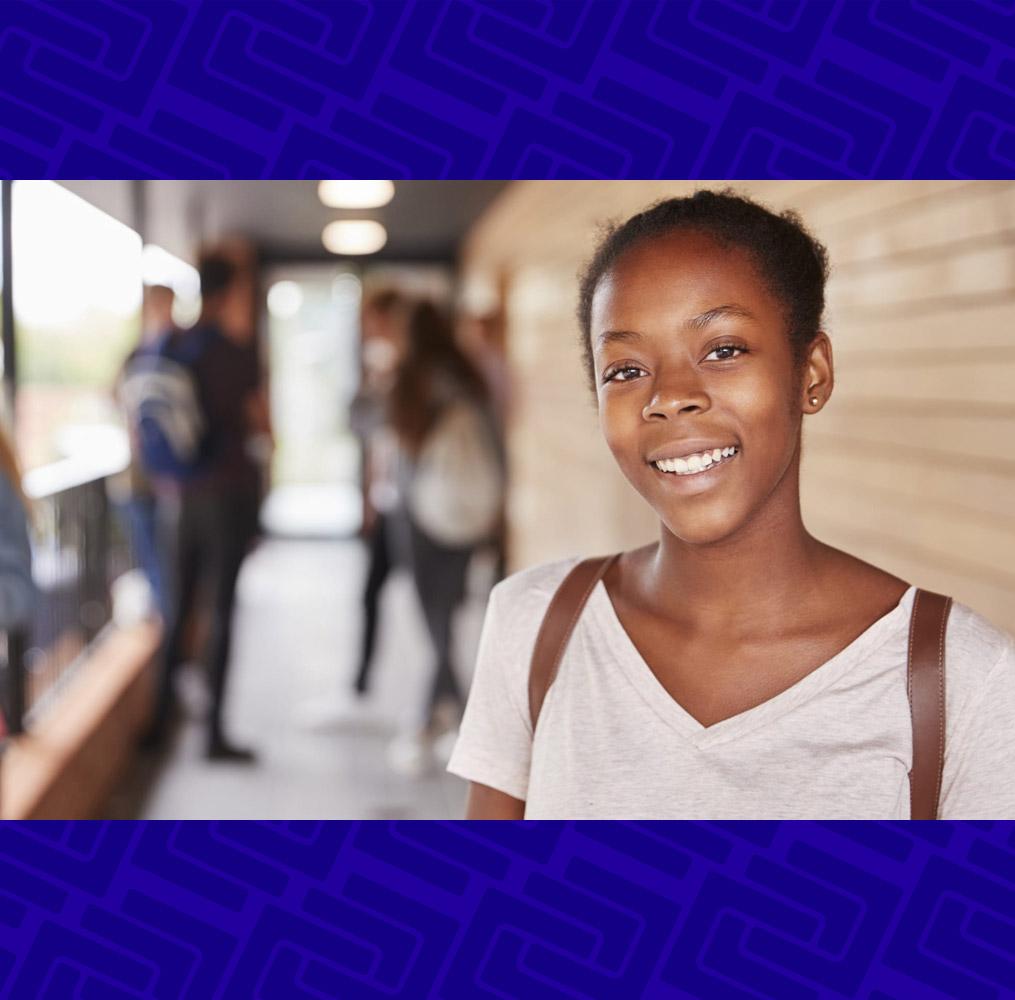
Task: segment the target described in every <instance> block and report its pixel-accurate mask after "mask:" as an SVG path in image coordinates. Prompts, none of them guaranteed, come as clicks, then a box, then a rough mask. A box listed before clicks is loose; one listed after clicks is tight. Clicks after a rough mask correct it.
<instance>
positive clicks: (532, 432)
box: [464, 181, 1015, 632]
mask: <svg viewBox="0 0 1015 1000" xmlns="http://www.w3.org/2000/svg"><path fill="white" fill-rule="evenodd" d="M698 186H704V185H698V184H694V183H692V182H684V181H677V182H655V181H652V182H649V181H605V182H599V181H585V182H554V181H527V182H520V183H517V184H514V185H511V186H510V187H509V188H507V189H506V190H505V192H504V193H503V194H502V195H501V197H500V198H499V199H498V200H497V201H496V202H495V203H494V204H493V206H491V208H490V210H489V211H488V212H487V214H486V215H485V216H484V217H483V218H482V219H481V220H480V222H479V224H478V225H477V226H476V227H475V228H474V230H473V232H472V233H471V234H470V238H469V241H468V243H467V247H466V252H465V256H464V264H465V285H466V290H467V292H469V293H474V294H475V295H476V297H477V298H478V297H481V296H482V290H483V289H490V288H495V287H499V286H502V287H503V288H504V290H505V291H504V295H505V301H504V306H505V317H506V324H507V344H508V352H509V360H510V364H511V369H512V372H513V375H514V380H515V394H516V396H515V407H514V412H513V418H512V422H511V428H510V432H509V449H510V455H511V461H512V470H513V485H512V491H511V496H510V499H509V515H510V518H511V530H512V565H513V567H514V568H520V567H523V566H527V565H531V564H532V563H535V562H540V561H543V560H546V559H553V558H557V557H560V556H564V555H569V554H578V553H594V552H605V551H609V550H612V549H615V548H620V547H630V546H634V545H638V544H641V543H642V542H644V541H647V540H649V539H651V538H653V537H655V534H656V522H655V519H654V516H653V514H652V512H651V511H650V510H649V508H648V507H647V506H646V505H645V504H644V502H643V501H642V500H641V499H640V498H639V497H638V496H637V495H636V494H635V493H634V491H633V490H632V489H631V488H630V487H629V486H628V485H627V483H626V482H625V481H624V479H623V477H622V476H621V475H620V473H619V472H617V471H616V469H615V467H614V465H613V461H612V458H611V457H610V455H609V452H608V451H607V449H606V446H605V444H604V443H603V442H602V440H601V438H600V435H599V431H598V428H597V426H596V419H595V409H594V404H593V400H592V397H591V395H590V394H589V392H588V391H587V389H586V387H585V383H584V379H583V373H582V366H581V361H580V356H579V347H578V340H577V336H578V335H577V327H576V324H575V321H574V318H573V313H574V302H575V287H576V281H575V274H576V272H577V270H578V268H579V266H580V264H581V263H582V261H583V260H584V258H585V257H586V256H587V255H588V253H589V252H590V251H591V248H592V246H593V243H594V239H595V232H596V228H597V225H598V224H599V223H600V222H601V221H602V220H604V219H609V218H623V217H626V216H627V215H628V214H630V213H632V212H634V211H636V210H638V209H640V208H642V207H643V206H645V205H646V204H648V203H650V202H652V201H654V200H656V199H658V198H661V197H667V196H670V195H674V194H685V193H689V192H691V191H692V190H694V189H695V187H698ZM709 186H716V185H709ZM719 186H721V185H719ZM735 187H737V188H738V189H740V190H743V191H745V192H747V193H749V194H751V195H752V196H754V197H757V198H759V199H761V200H762V201H765V202H766V203H767V204H769V205H771V206H772V207H774V208H783V207H792V208H795V209H797V210H798V211H799V212H800V213H801V214H802V216H803V218H804V220H805V221H806V223H807V225H808V226H809V228H810V229H811V230H812V231H813V232H814V233H815V235H816V236H817V237H818V238H819V239H821V240H822V241H823V242H824V243H825V244H826V245H827V247H828V250H829V254H830V257H831V261H832V267H833V275H832V280H831V282H830V285H829V290H828V303H829V308H828V329H829V332H830V334H831V337H832V342H833V344H834V350H835V360H836V389H835V393H834V395H833V398H832V400H831V402H830V404H829V405H828V406H827V407H826V408H825V410H824V411H823V412H822V413H821V414H820V415H818V416H816V417H813V418H810V419H809V420H808V421H807V422H806V425H805V426H806V431H805V441H804V463H803V497H804V516H805V520H806V522H807V524H808V526H809V528H810V529H811V530H812V531H813V532H814V534H816V535H818V536H819V537H820V538H822V539H824V540H826V541H828V542H830V543H831V544H835V545H840V546H841V547H843V548H846V549H848V550H849V551H851V552H855V553H856V554H858V555H860V556H862V557H864V558H866V559H869V560H870V561H872V562H874V563H877V564H878V565H881V566H884V567H885V568H886V569H889V570H891V571H892V572H895V573H898V574H899V575H900V576H903V577H905V578H907V579H909V580H911V581H912V582H914V583H917V584H919V585H920V586H923V587H927V588H930V589H936V590H942V591H944V592H946V593H951V594H953V595H954V596H955V597H956V598H957V599H959V600H962V601H964V602H965V603H967V604H969V605H971V606H972V607H974V608H976V609H977V610H979V611H980V612H982V613H983V614H985V615H986V616H988V617H989V618H991V619H992V620H994V621H995V622H997V623H998V624H999V625H1002V626H1004V627H1006V628H1007V629H1009V630H1010V631H1013V632H1015V433H1013V432H1015V184H1013V183H1010V182H987V181H973V182H949V181H927V182H903V181H898V182H896V181H873V182H869V181H863V182H828V181H785V182H778V181H763V182H762V181H758V182H744V183H739V184H736V185H735ZM477 289H478V290H479V292H476V291H475V290H477Z"/></svg>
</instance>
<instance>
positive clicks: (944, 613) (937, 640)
mask: <svg viewBox="0 0 1015 1000" xmlns="http://www.w3.org/2000/svg"><path fill="white" fill-rule="evenodd" d="M951 605H952V599H951V598H950V597H943V596H942V595H941V594H933V593H931V592H930V591H927V590H917V592H916V594H915V595H914V597H913V613H912V615H911V617H910V620H909V663H908V669H907V690H908V693H909V709H910V712H911V713H912V716H913V770H912V771H910V772H909V802H910V818H911V819H937V809H938V797H939V796H940V794H941V772H942V771H943V770H944V759H945V628H946V626H947V624H948V612H949V610H950V609H951Z"/></svg>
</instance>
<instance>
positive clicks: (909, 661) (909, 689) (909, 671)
mask: <svg viewBox="0 0 1015 1000" xmlns="http://www.w3.org/2000/svg"><path fill="white" fill-rule="evenodd" d="M922 593H923V591H922V590H920V589H919V588H917V591H916V594H915V595H914V596H913V610H912V612H911V614H910V616H909V649H908V651H907V653H906V698H907V700H908V701H909V712H910V715H912V713H913V633H914V632H916V616H917V612H918V610H919V607H920V595H921V594H922ZM912 757H913V760H912V761H911V763H912V764H913V765H914V766H915V764H916V740H915V739H914V740H913V753H912ZM909 781H910V797H909V798H910V803H909V804H910V812H912V806H913V801H912V799H913V796H912V784H913V769H912V768H910V771H909Z"/></svg>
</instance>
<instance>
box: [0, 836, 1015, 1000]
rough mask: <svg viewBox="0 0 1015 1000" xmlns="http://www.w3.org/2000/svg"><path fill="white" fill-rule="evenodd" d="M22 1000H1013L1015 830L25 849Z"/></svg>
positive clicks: (12, 910)
mask: <svg viewBox="0 0 1015 1000" xmlns="http://www.w3.org/2000/svg"><path fill="white" fill-rule="evenodd" d="M0 862H2V865H3V878H2V882H0V995H2V996H5V997H7V996H10V997H18V998H20V997H25V998H32V1000H35V998H39V997H61V998H62V997H70V996H76V997H102V998H108V997H152V998H163V997H211V996H216V997H225V998H237V1000H260V998H264V1000H267V998H275V997H278V998H299V997H382V996H388V997H392V996H399V997H403V996H404V997H414V998H415V997H455V998H457V997H525V998H533V997H555V998H559V997H563V996H569V997H592V998H597V1000H599V998H609V997H615V998H617V1000H630V998H634V997H640V996H667V997H678V996H694V997H731V998H732V997H736V998H746V997H758V996H763V997H779V998H801V1000H802V998H812V997H814V998H816V997H825V996H827V997H868V998H872V1000H887V998H890V997H907V998H908V997H914V996H951V997H961V998H993V997H1002V996H1010V995H1012V994H1011V992H1010V990H1011V988H1012V984H1015V933H1013V924H1012V920H1011V918H1012V914H1013V913H1015V824H1011V823H994V824H991V823H968V824H965V823H941V824H907V823H829V824H820V823H578V824H559V823H537V824H521V823H518V824H498V823H488V824H467V823H419V822H416V823H408V822H405V823H399V822H394V823H379V822H378V823H306V822H303V823H95V824H83V823H77V824H74V823H68V824H62V823H52V824H44V823H25V824H7V825H5V826H2V827H0Z"/></svg>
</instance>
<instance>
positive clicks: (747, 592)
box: [449, 191, 1015, 819]
mask: <svg viewBox="0 0 1015 1000" xmlns="http://www.w3.org/2000/svg"><path fill="white" fill-rule="evenodd" d="M826 277H827V261H826V253H825V250H824V248H823V247H822V246H821V245H820V244H819V243H818V242H817V241H816V240H815V239H814V238H813V237H812V236H811V235H810V234H809V233H808V232H807V230H806V229H805V228H804V226H803V224H802V223H801V221H800V220H799V218H798V217H797V216H796V215H795V214H793V213H792V212H784V213H782V214H775V213H773V212H771V211H769V210H767V209H766V208H764V207H762V206H761V205H758V204H757V203H755V202H753V201H751V200H749V199H747V198H744V197H740V196H738V195H737V194H735V193H733V192H719V193H717V192H710V191H700V192H698V193H696V194H695V195H693V196H691V197H687V198H674V199H670V200H667V201H663V202H660V203H659V204H657V205H654V206H652V207H651V208H649V209H647V210H646V211H644V212H641V213H639V214H638V215H635V216H634V217H633V218H630V219H628V220H627V221H626V222H624V223H623V224H621V225H619V226H616V227H615V228H613V229H612V230H611V231H609V232H608V233H607V235H606V236H605V237H604V239H603V241H602V242H601V243H600V245H599V246H598V248H597V249H596V251H595V253H594V255H593V256H592V259H591V261H590V263H589V264H588V266H587V268H586V270H585V272H584V275H583V277H582V279H581V285H580V291H579V305H578V318H579V323H580V327H581V335H582V345H583V349H584V357H585V363H586V368H587V373H588V376H589V379H590V383H591V385H592V387H593V388H594V391H595V395H596V400H597V404H598V410H599V418H600V423H601V427H602V430H603V433H604V436H605V438H606V442H607V444H608V445H609V448H610V450H611V452H612V454H613V457H614V458H615V460H616V462H617V464H618V465H619V467H620V469H621V471H622V472H623V473H624V475H625V477H626V478H627V479H628V481H629V482H630V483H631V485H632V486H633V487H634V488H635V489H636V490H637V491H638V493H640V494H641V496H642V497H643V498H644V500H645V501H646V502H647V503H648V504H649V505H650V506H651V507H652V509H653V510H654V511H655V513H656V514H657V515H658V518H659V540H658V541H657V542H655V543H653V544H651V545H648V546H645V547H644V548H641V549H637V550H635V551H631V552H623V553H620V554H619V555H618V556H616V557H614V558H612V559H603V560H601V561H598V562H597V563H595V564H592V565H594V566H596V567H598V568H597V569H596V573H597V574H600V576H599V578H598V579H597V577H596V575H592V576H590V577H588V579H587V583H586V584H585V587H584V591H583V592H581V593H579V594H577V596H575V595H571V596H569V597H568V598H567V600H568V601H570V602H571V603H572V604H573V605H574V607H575V612H574V614H575V615H576V616H577V620H576V621H575V619H574V618H572V619H571V621H570V622H568V623H567V624H569V625H572V626H573V631H571V632H570V636H569V638H568V637H567V636H566V634H565V632H566V630H565V631H561V632H560V633H559V634H558V637H557V638H558V640H559V641H557V642H556V644H555V646H554V647H553V652H554V654H555V655H556V657H557V659H556V662H555V663H554V662H551V661H550V660H548V659H547V658H544V657H542V656H537V657H534V656H533V651H534V650H535V649H536V648H537V645H538V647H539V648H540V649H541V648H543V642H542V638H545V633H544V636H543V637H541V639H540V640H539V641H538V642H537V634H538V633H539V631H540V628H541V626H542V624H543V622H544V618H546V617H547V610H548V608H549V606H550V604H551V600H552V599H554V598H555V595H557V594H558V588H560V587H561V584H562V582H563V581H564V580H565V578H568V577H569V575H570V574H571V573H572V570H574V568H575V560H566V561H563V562H555V563H551V564H548V565H542V566H537V567H535V568H533V569H529V570H526V571H524V572H521V573H518V574H516V575H514V576H512V577H510V578H509V579H507V580H505V581H504V582H503V583H501V584H500V585H498V587H497V588H495V590H494V592H493V594H492V597H491V600H490V603H489V607H488V611H487V618H486V622H485V625H484V631H483V636H482V639H481V644H480V652H479V659H478V665H477V669H476V676H475V679H474V682H473V687H472V691H471V694H470V698H469V704H468V707H467V709H466V712H465V717H464V720H463V723H462V728H461V733H460V737H459V741H458V744H457V746H456V748H455V752H454V754H453V756H452V758H451V762H450V764H449V770H451V771H452V772H454V773H456V774H458V775H460V776H462V777H464V778H466V779H467V780H469V781H470V782H471V783H472V784H471V789H470V795H469V804H468V810H467V811H468V815H469V816H470V817H472V818H521V817H523V816H524V817H535V818H540V817H557V818H622V817H640V818H670V819H689V818H706V819H751V818H766V819H793V818H810V817H814V818H824V819H832V818H843V819H864V818H896V819H898V818H905V817H908V816H910V815H911V811H910V810H911V806H913V813H912V814H916V813H917V809H916V808H915V802H916V799H915V798H913V799H912V800H911V788H910V773H911V771H912V772H915V771H916V754H915V752H914V746H915V743H916V739H917V733H916V732H915V729H914V726H913V721H914V719H915V718H916V712H917V711H918V710H919V711H921V712H923V710H924V708H923V707H921V706H923V704H924V703H922V702H920V703H919V704H918V702H917V700H914V702H913V708H912V710H911V708H910V704H909V694H910V691H909V690H907V688H908V687H911V682H910V680H909V677H908V671H907V663H909V662H911V660H912V656H913V655H917V654H918V655H919V656H921V657H922V658H923V662H926V661H927V657H926V656H925V653H926V650H925V649H924V648H923V647H922V646H920V648H918V649H917V651H916V653H915V654H914V653H913V650H912V648H911V647H910V642H909V640H910V619H911V613H912V612H914V610H915V609H914V604H917V605H918V604H919V601H920V599H921V598H920V595H921V594H923V593H924V592H922V591H917V589H916V588H915V587H913V586H911V585H910V584H909V583H908V582H906V581H905V580H901V579H899V578H898V577H897V576H894V575H893V574H891V573H888V572H885V571H884V570H882V569H880V568H878V567H877V566H874V565H871V564H870V563H868V562H864V561H863V560H861V559H858V558H856V557H855V556H852V555H850V554H849V553H847V552H843V551H840V550H839V549H836V548H833V547H832V546H830V545H827V544H825V543H823V542H821V541H820V540H819V539H817V538H815V537H813V536H812V535H811V534H810V533H809V532H808V531H807V529H806V527H805V526H804V523H803V520H802V517H801V510H800V488H799V471H800V446H801V430H802V425H803V423H804V421H805V420H806V418H807V417H808V416H810V415H811V414H814V413H818V412H819V411H820V410H821V409H822V408H823V407H824V406H826V405H827V404H828V401H829V398H830V397H831V394H832V388H833V365H832V346H831V342H830V340H829V338H828V336H827V334H826V333H825V332H824V331H823V329H822V312H823V308H824V289H825V280H826ZM899 374H900V377H904V376H905V371H904V370H902V371H900V373H899ZM574 474H576V475H580V474H581V470H575V472H574ZM550 485H551V484H547V487H548V488H550ZM595 491H596V484H595V483H594V482H589V483H588V494H589V498H590V502H593V503H594V502H595ZM560 593H564V591H560ZM927 600H928V601H932V602H933V606H936V607H938V608H944V610H945V612H946V613H947V604H946V603H944V604H942V603H941V602H938V601H937V598H935V597H934V595H929V597H928V598H927ZM925 607H926V605H925ZM547 620H548V621H551V623H552V622H553V621H556V620H557V619H553V618H552V617H551V618H549V619H547ZM915 634H917V632H916V631H914V635H915ZM920 634H921V635H923V634H925V633H924V632H922V631H921V632H920ZM932 640H933V642H934V643H936V642H939V641H940V643H941V646H940V647H939V648H941V649H943V650H944V661H943V662H944V663H945V664H946V670H947V681H946V683H945V684H944V690H943V691H941V689H940V688H937V690H936V691H935V692H934V693H935V694H936V695H937V696H938V697H939V698H940V700H941V702H943V703H944V704H943V707H944V709H945V711H944V716H943V718H944V720H946V722H944V723H942V727H941V730H940V732H939V731H938V730H937V728H936V727H935V728H934V730H933V731H931V732H930V733H929V736H930V738H931V739H932V740H934V739H939V738H941V737H943V743H944V748H943V762H942V763H941V765H940V769H939V770H938V771H937V774H936V776H935V775H931V777H932V779H933V778H935V777H936V786H935V782H934V781H933V780H932V782H931V785H930V794H931V795H932V796H933V797H934V799H935V801H936V802H938V803H939V806H938V809H937V815H940V816H942V817H943V818H963V819H992V818H1015V781H1012V779H1011V775H1012V773H1013V772H1015V726H1013V725H1012V720H1013V719H1015V646H1013V643H1012V639H1011V637H1009V636H1007V635H1006V634H1004V633H1003V632H1000V631H999V630H998V629H996V628H994V627H993V626H991V625H990V624H989V623H988V622H987V621H985V620H984V619H983V618H981V617H980V616H979V615H977V614H976V613H974V612H973V611H971V610H970V609H969V608H967V607H964V606H963V605H960V604H953V605H952V607H951V612H950V615H948V616H947V617H946V618H942V621H941V627H940V631H937V630H935V634H934V635H933V636H932ZM537 663H538V664H540V665H542V664H546V663H549V664H550V665H549V668H547V670H546V672H545V674H543V673H540V674H536V673H535V671H533V672H532V673H530V668H534V667H535V666H536V664H537ZM554 667H555V673H554V670H553V668H554ZM937 667H938V668H939V671H940V668H941V659H940V656H939V657H938V662H937ZM540 669H541V670H542V666H541V667H540ZM543 676H545V677H546V679H547V680H548V681H549V686H548V687H543V688H539V687H534V686H533V685H532V684H531V683H530V681H532V679H533V678H534V677H543ZM939 676H941V675H940V674H939ZM924 707H925V706H924ZM927 735H928V734H927V733H926V732H925V731H923V730H921V732H920V733H919V738H920V740H921V746H925V745H926V743H925V740H926V738H927ZM938 746H940V744H938ZM921 752H922V751H921ZM920 773H921V774H922V775H923V774H927V773H928V771H927V768H926V767H924V766H922V765H921V769H920ZM914 781H915V778H914ZM921 787H922V786H921ZM914 788H915V785H914ZM921 794H922V793H921Z"/></svg>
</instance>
